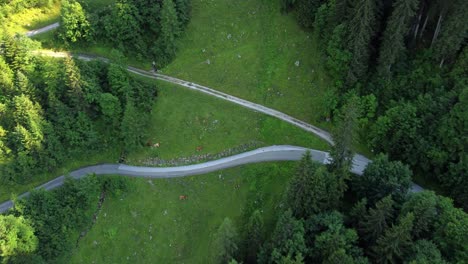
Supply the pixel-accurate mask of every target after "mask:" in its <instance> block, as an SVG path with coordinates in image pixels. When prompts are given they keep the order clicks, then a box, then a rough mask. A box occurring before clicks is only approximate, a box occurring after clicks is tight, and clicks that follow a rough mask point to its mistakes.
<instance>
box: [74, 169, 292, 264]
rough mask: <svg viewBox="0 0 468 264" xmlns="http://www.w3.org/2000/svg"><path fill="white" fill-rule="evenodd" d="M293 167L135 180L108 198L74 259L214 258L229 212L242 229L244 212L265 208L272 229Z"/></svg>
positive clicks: (178, 260)
mask: <svg viewBox="0 0 468 264" xmlns="http://www.w3.org/2000/svg"><path fill="white" fill-rule="evenodd" d="M294 166H295V164H294V163H292V162H288V163H265V164H254V165H248V166H242V167H238V168H233V169H228V170H223V171H219V172H215V173H210V174H206V175H201V176H193V177H187V178H181V179H153V180H148V179H133V180H132V181H133V184H134V187H135V189H134V191H130V192H129V193H127V194H125V195H124V196H122V197H110V198H108V199H107V200H106V201H105V203H104V206H103V209H102V211H101V212H100V215H99V217H98V220H97V222H96V224H95V226H94V227H93V228H92V229H91V231H90V232H89V233H88V234H87V235H86V237H85V238H84V239H83V240H82V241H81V242H80V243H79V246H78V248H77V249H76V251H75V252H74V254H73V256H72V257H71V261H70V263H129V262H130V263H213V258H212V256H213V249H214V241H213V238H214V236H213V234H214V233H215V232H216V230H217V228H218V227H219V225H220V224H221V223H222V221H223V219H224V218H225V217H229V218H231V219H232V220H233V221H234V224H235V225H236V227H237V229H238V230H239V231H242V227H243V226H245V224H244V223H245V222H244V221H245V217H243V212H246V215H247V217H248V215H249V213H248V212H249V211H252V210H254V209H261V211H262V215H263V217H264V220H265V224H266V229H267V231H271V230H272V228H273V225H274V220H275V218H276V214H277V213H278V212H279V211H280V208H281V207H282V205H281V194H282V193H283V191H284V189H285V186H287V182H288V180H289V178H290V176H291V174H292V173H293V170H294ZM136 190H137V191H136ZM180 195H187V197H188V198H187V200H183V201H181V200H179V196H180ZM266 233H267V234H268V233H271V232H266Z"/></svg>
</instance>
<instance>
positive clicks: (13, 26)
mask: <svg viewBox="0 0 468 264" xmlns="http://www.w3.org/2000/svg"><path fill="white" fill-rule="evenodd" d="M59 18H60V1H57V3H55V4H54V5H53V6H51V7H50V8H29V9H27V10H24V11H22V12H20V13H17V14H13V15H11V16H10V17H9V18H8V19H7V22H6V23H5V25H2V26H3V27H4V28H5V29H6V31H7V32H9V33H11V34H15V33H24V32H26V31H29V30H32V29H37V28H41V27H44V26H47V25H49V24H52V23H55V22H57V21H58V20H59Z"/></svg>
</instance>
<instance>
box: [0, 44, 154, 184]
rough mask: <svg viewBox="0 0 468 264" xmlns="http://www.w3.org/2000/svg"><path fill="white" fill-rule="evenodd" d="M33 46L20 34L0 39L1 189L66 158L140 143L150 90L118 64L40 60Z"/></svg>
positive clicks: (151, 99)
mask: <svg viewBox="0 0 468 264" xmlns="http://www.w3.org/2000/svg"><path fill="white" fill-rule="evenodd" d="M35 48H37V46H36V44H35V43H34V42H33V41H31V40H29V39H27V38H25V37H11V36H4V37H2V42H1V45H0V69H1V70H0V162H1V166H0V180H1V181H2V183H3V184H8V183H13V182H14V183H26V182H30V181H31V180H32V177H33V176H32V175H37V174H39V173H41V172H44V171H51V170H53V169H55V168H57V167H59V166H61V165H62V164H63V162H64V161H65V160H67V159H69V158H73V157H75V158H76V157H77V156H79V155H86V154H90V153H93V152H96V151H97V150H99V149H101V150H102V149H106V148H112V149H115V150H116V151H129V150H132V149H133V148H135V147H137V146H139V145H140V144H141V143H142V142H143V141H144V139H143V137H144V136H145V134H144V131H145V127H146V126H147V124H148V118H149V115H150V113H151V110H152V106H153V102H154V98H155V95H156V90H155V88H154V87H152V86H149V85H148V84H145V83H142V82H140V81H136V80H134V79H132V78H131V77H130V76H129V75H128V73H127V71H126V70H125V69H124V66H121V65H117V64H111V65H107V64H105V63H102V62H97V61H95V62H89V63H86V62H82V61H75V60H74V59H72V58H70V57H68V58H65V59H63V60H58V59H54V58H44V57H37V56H33V54H32V51H31V49H35ZM136 102H137V103H138V104H136ZM122 142H125V144H123V143H122ZM116 146H117V147H116Z"/></svg>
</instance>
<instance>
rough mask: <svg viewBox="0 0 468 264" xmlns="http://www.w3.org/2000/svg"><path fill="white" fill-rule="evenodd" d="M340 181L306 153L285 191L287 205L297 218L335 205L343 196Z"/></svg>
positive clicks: (306, 216)
mask: <svg viewBox="0 0 468 264" xmlns="http://www.w3.org/2000/svg"><path fill="white" fill-rule="evenodd" d="M343 191H344V190H343V187H342V182H341V181H340V179H339V177H337V176H336V175H335V174H333V173H330V172H328V171H327V170H326V168H325V167H318V165H317V164H315V163H314V162H313V161H312V160H311V157H310V153H306V154H305V155H304V157H303V158H302V160H301V162H300V164H299V166H298V169H297V172H296V176H295V177H294V178H293V179H292V180H291V184H290V188H289V190H288V193H287V202H288V206H289V207H290V208H291V210H292V212H293V215H294V216H295V217H297V218H304V219H306V218H308V217H309V216H311V215H313V214H316V213H320V212H323V211H326V210H330V209H333V208H335V207H336V206H337V204H338V201H339V199H340V198H341V197H342V196H343Z"/></svg>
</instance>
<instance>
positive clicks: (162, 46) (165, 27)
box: [155, 0, 180, 67]
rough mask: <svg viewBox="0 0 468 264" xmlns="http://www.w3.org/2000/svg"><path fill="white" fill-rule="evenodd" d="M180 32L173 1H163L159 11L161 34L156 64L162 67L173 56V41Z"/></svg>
mask: <svg viewBox="0 0 468 264" xmlns="http://www.w3.org/2000/svg"><path fill="white" fill-rule="evenodd" d="M179 32H180V23H179V20H178V18H177V10H176V6H175V4H174V2H173V0H163V3H162V9H161V33H160V36H159V38H158V45H157V47H156V52H155V54H156V55H157V56H158V59H157V60H156V64H157V65H158V66H159V67H160V66H164V65H165V64H167V63H168V62H169V61H171V59H172V58H174V56H175V52H176V45H175V39H176V37H177V36H178V35H179Z"/></svg>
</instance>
